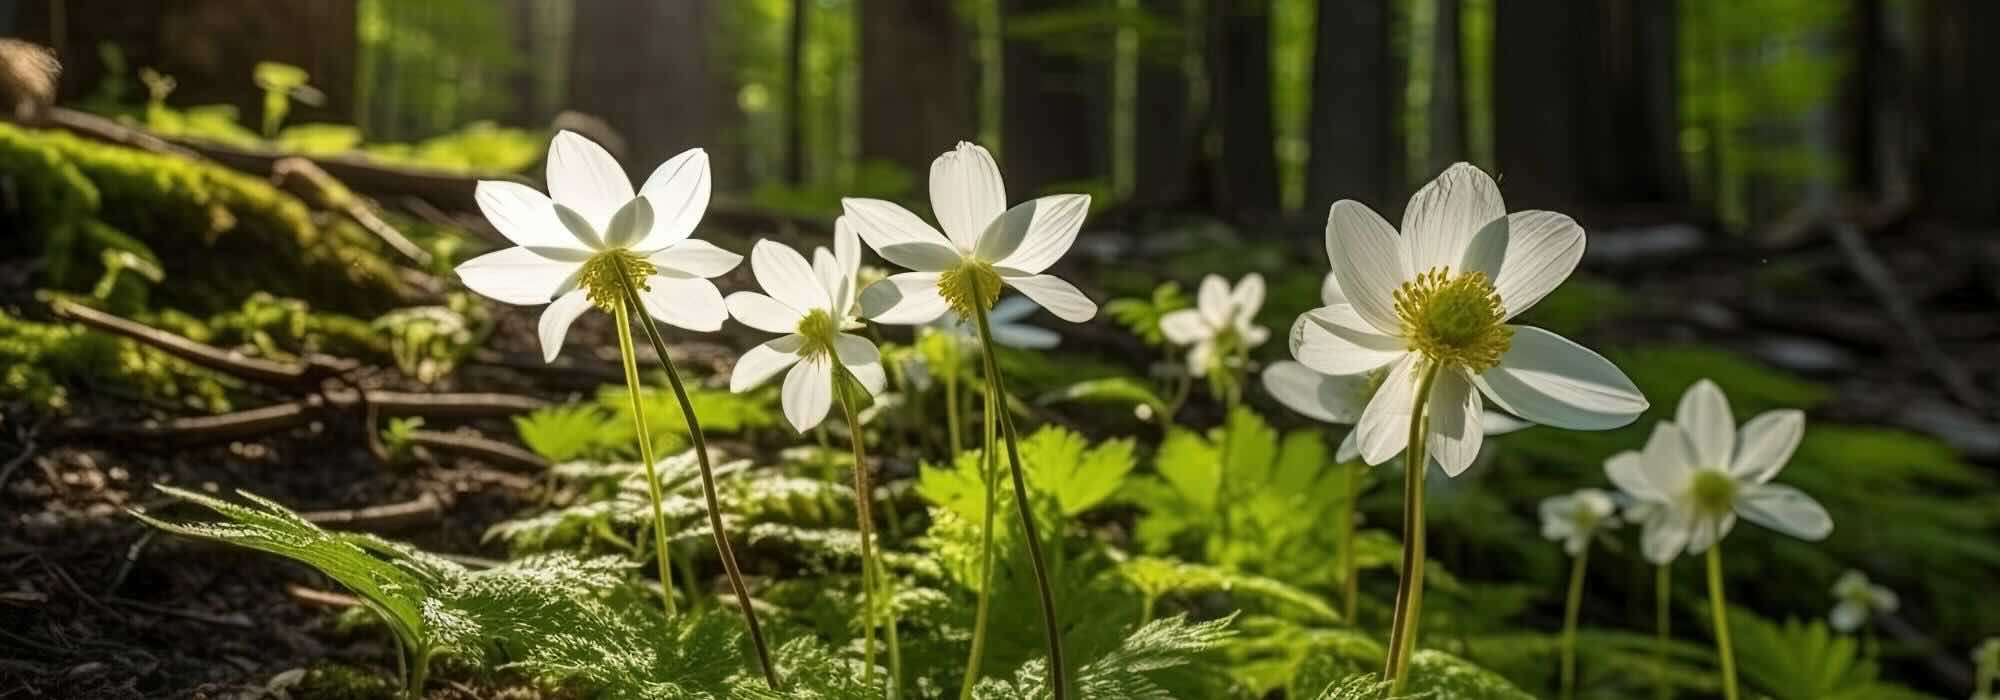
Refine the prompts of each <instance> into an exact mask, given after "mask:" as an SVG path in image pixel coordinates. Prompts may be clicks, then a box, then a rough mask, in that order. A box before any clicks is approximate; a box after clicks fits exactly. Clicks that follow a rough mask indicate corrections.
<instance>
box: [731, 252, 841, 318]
mask: <svg viewBox="0 0 2000 700" xmlns="http://www.w3.org/2000/svg"><path fill="white" fill-rule="evenodd" d="M750 271H751V273H753V274H755V275H756V276H757V284H759V285H761V286H763V287H764V293H766V294H769V295H771V298H773V299H777V300H778V301H781V302H784V303H785V305H786V306H789V307H792V308H794V309H797V310H799V312H801V313H804V312H808V311H812V310H814V309H821V310H831V309H832V307H833V300H832V299H830V298H828V297H827V294H826V288H824V287H821V286H820V284H819V276H818V275H815V274H813V269H812V265H811V264H809V263H807V262H806V259H805V258H804V257H801V256H800V255H799V252H798V251H796V250H792V247H791V246H788V245H785V244H783V243H779V242H777V241H773V240H769V239H765V240H761V241H757V245H755V246H753V247H751V248H750Z"/></svg>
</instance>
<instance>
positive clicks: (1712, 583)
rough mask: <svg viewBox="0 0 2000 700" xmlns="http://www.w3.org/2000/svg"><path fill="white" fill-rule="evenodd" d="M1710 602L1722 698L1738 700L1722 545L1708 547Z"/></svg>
mask: <svg viewBox="0 0 2000 700" xmlns="http://www.w3.org/2000/svg"><path fill="white" fill-rule="evenodd" d="M1708 602H1709V607H1710V608H1712V609H1713V610H1714V613H1715V654H1716V656H1718V657H1720V658H1721V659H1722V696H1723V697H1724V698H1727V699H1728V700H1736V653H1735V651H1734V650H1733V649H1732V648H1731V647H1730V644H1729V602H1728V601H1727V600H1724V599H1723V594H1722V543H1721V542H1717V543H1715V544H1712V545H1709V547H1708Z"/></svg>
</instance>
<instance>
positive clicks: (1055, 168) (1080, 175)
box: [932, 0, 1111, 201]
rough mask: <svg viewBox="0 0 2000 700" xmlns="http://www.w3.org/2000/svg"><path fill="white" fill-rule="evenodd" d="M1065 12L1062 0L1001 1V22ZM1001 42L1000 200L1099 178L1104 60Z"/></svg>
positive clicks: (1104, 160)
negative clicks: (1003, 194)
mask: <svg viewBox="0 0 2000 700" xmlns="http://www.w3.org/2000/svg"><path fill="white" fill-rule="evenodd" d="M932 1H934V0H932ZM939 4H944V3H939ZM1072 7H1073V3H1072V2H1069V1H1068V0H1001V9H1002V16H1001V24H1002V26H1003V27H1004V26H1005V25H1007V24H1008V23H1010V22H1012V21H1014V20H1015V19H1017V18H1025V17H1032V16H1034V15H1036V14H1039V13H1042V12H1046V11H1051V10H1065V9H1071V8H1072ZM1004 36H1005V40H1004V46H1003V48H1002V55H1003V57H1002V64H1003V65H1004V68H1003V73H1004V77H1003V83H1004V87H1003V95H1002V97H1001V114H1000V133H1001V137H1000V142H1001V144H1002V145H1003V149H1002V150H1003V152H1002V153H1001V154H1000V155H999V158H1000V164H1001V170H1003V171H1004V172H1006V174H1007V191H1008V197H1009V198H1010V199H1013V200H1015V201H1019V200H1022V199H1026V198H1028V197H1030V196H1034V195H1036V194H1040V193H1042V192H1044V191H1045V190H1047V188H1048V187H1049V186H1051V185H1055V184H1058V183H1071V182H1081V181H1088V180H1095V179H1100V178H1103V177H1104V176H1105V175H1106V174H1107V173H1108V172H1109V168H1108V167H1107V166H1108V165H1109V163H1110V148H1109V144H1110V138H1109V132H1110V129H1109V128H1108V126H1109V119H1108V117H1109V109H1108V104H1109V103H1108V100H1107V99H1106V97H1107V96H1108V95H1109V94H1110V92H1111V90H1110V84H1109V82H1110V81H1109V80H1108V79H1107V78H1108V77H1109V76H1108V75H1107V71H1106V70H1105V65H1104V63H1107V62H1098V63H1095V64H1094V63H1092V62H1090V61H1086V60H1084V59H1083V58H1082V57H1080V56H1078V55H1076V54H1075V53H1073V52H1063V51H1059V50H1056V49H1054V48H1052V47H1050V46H1049V45H1048V43H1049V42H1048V41H1046V40H1044V38H1043V37H1020V36H1016V35H1014V34H1013V33H1012V32H1006V33H1005V34H1004ZM1016 183H1018V184H1016Z"/></svg>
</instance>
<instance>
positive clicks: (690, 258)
mask: <svg viewBox="0 0 2000 700" xmlns="http://www.w3.org/2000/svg"><path fill="white" fill-rule="evenodd" d="M646 261H647V262H650V263H652V264H653V265H654V266H656V267H658V268H660V271H661V272H663V273H669V274H671V273H680V274H679V275H676V276H678V277H701V278H711V277H721V276H723V275H726V274H729V271H730V270H734V269H736V266H737V265H741V264H743V256H741V255H737V254H735V253H731V252H729V251H727V250H723V249H721V248H719V247H717V246H716V245H715V244H714V243H710V242H708V241H703V240H698V239H687V240H684V241H681V242H679V243H675V244H673V245H671V246H668V247H666V248H665V249H663V250H660V251H659V252H656V253H653V254H652V255H648V256H646Z"/></svg>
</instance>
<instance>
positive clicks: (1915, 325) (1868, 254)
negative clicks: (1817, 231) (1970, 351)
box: [1828, 220, 1986, 408]
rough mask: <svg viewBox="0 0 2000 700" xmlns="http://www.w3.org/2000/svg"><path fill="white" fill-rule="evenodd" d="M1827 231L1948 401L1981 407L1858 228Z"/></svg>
mask: <svg viewBox="0 0 2000 700" xmlns="http://www.w3.org/2000/svg"><path fill="white" fill-rule="evenodd" d="M1828 228H1829V229H1830V230H1831V232H1832V234H1833V240H1834V242H1835V243H1837V244H1839V246H1840V252H1841V253H1842V254H1843V255H1845V256H1846V257H1847V262H1848V265H1849V266H1850V267H1852V268H1854V274H1855V275H1856V276H1858V277H1860V278H1861V281H1862V282H1863V283H1864V284H1866V285H1868V290H1869V291H1870V292H1873V293H1874V294H1875V298H1876V301H1878V302H1880V303H1881V304H1882V309H1883V310H1884V311H1887V312H1888V313H1889V317H1890V318H1892V319H1895V321H1896V325H1898V326H1900V327H1901V328H1902V331H1903V334H1904V335H1906V336H1908V337H1909V340H1910V344H1911V345H1914V346H1915V347H1916V350H1917V356H1918V357H1920V358H1922V359H1923V361H1924V364H1925V365H1927V366H1929V368H1930V370H1931V373H1932V374H1934V375H1937V379H1938V381H1939V382H1941V383H1943V384H1944V386H1945V389H1946V390H1947V391H1950V392H1951V395H1952V398H1954V399H1957V400H1958V401H1959V402H1961V403H1964V404H1965V405H1967V406H1971V407H1974V408H1982V407H1984V406H1985V405H1986V397H1985V395H1984V394H1983V393H1982V392H1980V391H1979V389H1978V388H1977V387H1976V386H1975V385H1974V384H1973V382H1972V375H1971V373H1969V372H1967V371H1966V370H1965V367H1964V366H1963V365H1960V364H1958V362H1957V361H1956V360H1953V359H1952V358H1951V356H1950V355H1946V354H1945V352H1944V349H1943V348H1942V347H1941V346H1939V345H1938V340H1937V336H1936V335H1933V334H1932V333H1931V330H1930V327H1929V326H1928V325H1926V324H1925V323H1924V321H1923V319H1922V318H1921V317H1919V316H1918V315H1917V308H1916V305H1915V304H1914V303H1912V302H1911V301H1910V297H1909V295H1907V294H1905V293H1904V291H1903V288H1902V287H1901V286H1899V285H1897V284H1896V276H1895V275H1894V274H1892V273H1891V272H1890V271H1889V266H1888V265H1886V264H1884V263H1883V262H1882V258H1880V257H1878V256H1876V255H1875V251H1874V250H1872V249H1870V248H1869V247H1868V241H1867V239H1866V237H1865V236H1864V235H1863V234H1862V233H1861V228H1860V227H1859V226H1857V225H1855V224H1854V223H1853V222H1850V221H1845V220H1836V221H1832V222H1829V223H1828Z"/></svg>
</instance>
